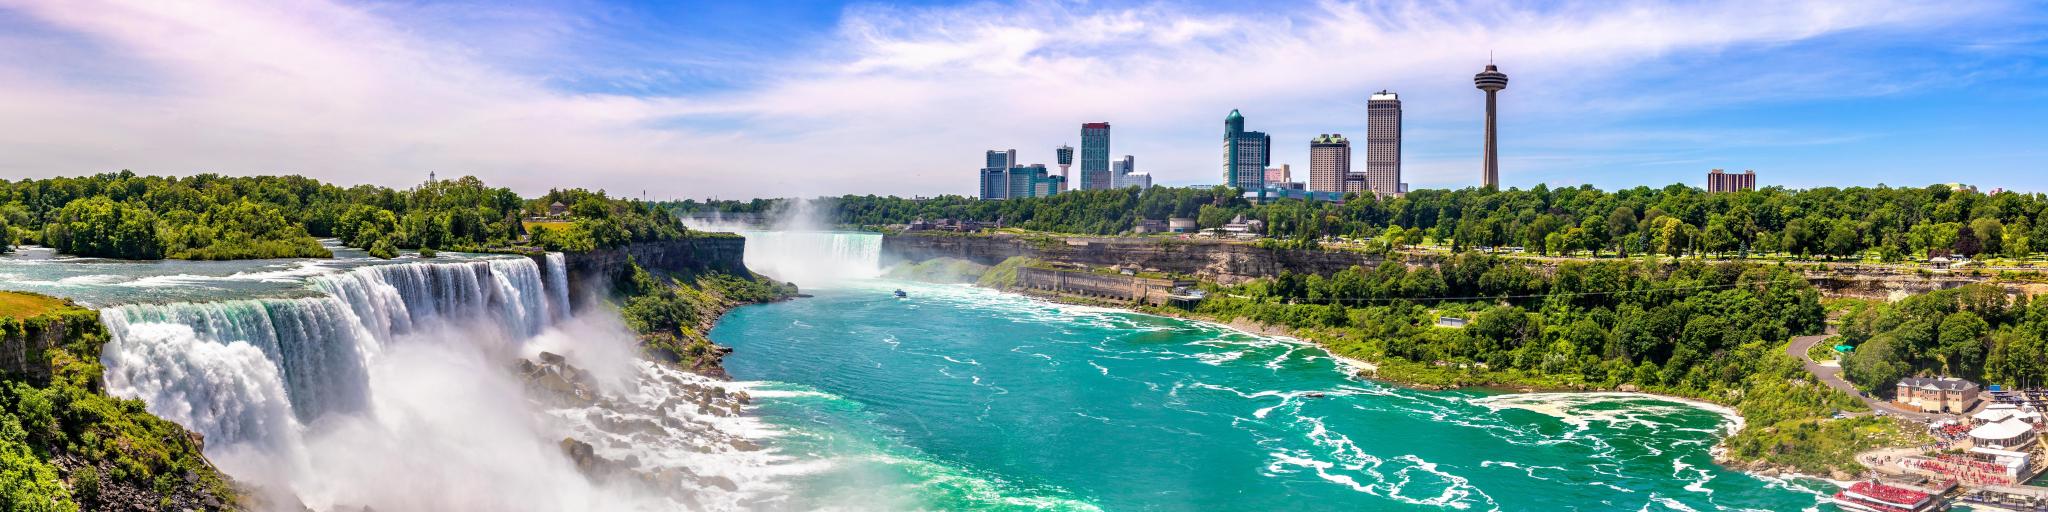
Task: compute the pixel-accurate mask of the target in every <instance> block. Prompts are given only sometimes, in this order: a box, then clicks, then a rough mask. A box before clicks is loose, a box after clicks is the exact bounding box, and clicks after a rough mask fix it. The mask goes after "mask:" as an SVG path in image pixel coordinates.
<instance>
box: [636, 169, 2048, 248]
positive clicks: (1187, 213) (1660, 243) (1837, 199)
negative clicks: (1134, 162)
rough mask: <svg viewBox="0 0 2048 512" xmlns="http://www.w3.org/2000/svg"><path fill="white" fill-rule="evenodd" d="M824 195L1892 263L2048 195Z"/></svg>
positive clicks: (2045, 203)
mask: <svg viewBox="0 0 2048 512" xmlns="http://www.w3.org/2000/svg"><path fill="white" fill-rule="evenodd" d="M822 205H823V206H822V207H821V208H819V209H820V210H821V211H825V212H829V213H830V214H831V215H832V216H833V220H836V221H837V222H838V223H841V224H848V225H882V224H901V223H907V222H910V221H911V220H914V219H918V218H924V219H941V218H953V219H972V220H981V221H996V220H1001V221H1004V223H1005V224H1006V225H1009V226H1016V227H1022V228H1025V229H1034V230H1041V231H1052V232H1063V233H1081V234H1097V235H1108V234H1116V233H1123V232H1127V231H1129V230H1130V228H1131V227H1132V226H1134V225H1135V223H1136V222H1137V220H1139V219H1166V218H1170V217H1185V218H1191V219H1196V220H1197V221H1199V224H1200V225H1201V226H1202V227H1203V228H1211V227H1216V226H1218V225H1221V224H1222V223H1223V222H1227V221H1228V220H1229V219H1230V218H1232V217H1234V216H1236V215H1238V214H1243V215H1245V216H1246V217H1248V218H1253V219H1261V220H1264V221H1266V226H1267V227H1266V231H1267V233H1266V234H1268V235H1269V236H1273V237H1276V238H1282V239H1317V238H1322V237H1327V236H1347V237H1355V238H1371V237H1375V236H1379V235H1381V234H1383V233H1385V231H1386V228H1388V227H1395V228H1401V229H1418V230H1421V232H1420V233H1419V234H1421V235H1423V236H1426V237H1427V238H1430V239H1434V240H1440V241H1445V242H1446V243H1450V244H1453V245H1454V246H1455V248H1459V249H1462V248H1464V247H1509V246H1515V247H1524V248H1527V250H1528V251H1530V252H1537V253H1544V254H1570V253H1588V252H1590V253H1595V254H1601V253H1604V254H1640V253H1658V254H1672V255H1692V254H1700V255H1735V254H1742V253H1744V252H1745V251H1747V252H1749V253H1774V254H1790V255H1795V256H1803V257H1814V258H1863V257H1874V258H1878V259H1883V260H1887V261H1894V260H1904V259H1908V258H1920V257H1929V256H1937V255H1949V254H1957V255H1964V256H1971V257H1979V256H1986V255H1989V256H2026V255H2030V254H2034V253H2039V252H2044V251H2048V222H2044V221H2048V218H2044V215H2048V196H2043V195H2041V194H2019V193H2013V192H2002V193H1999V194H1993V195H1985V194H1981V193H1978V192H1976V191H1973V190H1968V189H1960V190H1959V189H1955V188H1952V187H1949V186H1942V185H1936V186H1929V187H1924V188H1893V187H1886V186H1878V187H1851V188H1833V187H1823V188H1815V189H1807V190H1786V189H1783V188H1775V187H1773V188H1765V189H1762V190H1756V191H1748V192H1733V193H1721V194H1708V193H1706V192H1704V191H1702V190H1700V189H1698V188H1694V187H1689V186H1685V185H1671V186H1667V187H1664V188H1650V187H1636V188H1631V189H1625V190H1618V191H1613V192H1606V191H1601V190H1598V189H1594V188H1592V187H1591V186H1581V187H1567V188H1556V189H1553V188H1550V187H1548V186H1545V185H1538V186H1536V187H1535V188H1531V189H1526V190H1524V189H1510V190H1504V191H1495V190H1486V189H1476V188H1471V189H1462V190H1417V191H1414V192H1411V193H1409V194H1408V195H1407V196H1405V197H1401V198H1388V199H1378V198H1374V197H1371V196H1369V195H1368V196H1364V197H1357V196H1354V197H1352V198H1350V200H1349V201H1347V202H1345V203H1343V204H1335V203H1320V202H1303V201H1297V200H1284V201H1277V202H1273V203H1270V204H1265V205H1253V204H1250V203H1249V202H1246V201H1244V200H1243V199H1241V198H1240V197H1239V196H1238V194H1237V193H1236V191H1234V190H1231V189H1227V188H1222V187H1216V188H1165V187H1155V188H1151V189H1147V190H1142V191H1141V190H1139V189H1136V188H1128V189H1122V190H1097V191H1074V192H1068V193H1063V194H1058V195H1054V196H1052V197H1045V198H1024V199H1011V200H1005V201H979V200H975V199H973V198H969V197H963V196H940V197H935V198H930V199H917V200H913V199H903V198H897V197H877V196H843V197H836V198H823V199H822ZM665 206H667V207H669V208H671V209H673V210H675V211H678V212H682V213H695V212H705V211H721V212H768V211H775V210H776V209H777V208H779V207H780V206H779V205H778V204H777V203H776V201H764V200H758V199H757V200H753V201H747V202H738V201H715V202H697V201H681V202H672V203H665ZM1417 241H1420V240H1419V239H1418V240H1417Z"/></svg>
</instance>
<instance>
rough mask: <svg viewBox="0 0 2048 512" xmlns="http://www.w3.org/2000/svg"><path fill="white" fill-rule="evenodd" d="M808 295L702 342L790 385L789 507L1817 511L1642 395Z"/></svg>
mask: <svg viewBox="0 0 2048 512" xmlns="http://www.w3.org/2000/svg"><path fill="white" fill-rule="evenodd" d="M895 288H903V289H906V290H907V291H908V292H909V295H910V297H909V298H907V299H901V300H899V299H896V298H894V297H893V296H891V294H890V291H892V289H895ZM811 291H812V293H815V294H816V296H815V297H814V298H810V299H803V300H798V301H793V302H786V303H778V304H770V305H761V306H749V307H745V308H741V309H740V310H737V311H735V312H733V313H731V314H730V315H728V316H727V317H726V318H725V319H724V321H723V322H722V323H721V324H720V325H719V327H718V328H717V329H716V330H714V331H713V332H712V337H713V339H715V340H717V341H719V342H721V343H724V344H727V345H731V346H733V347H734V348H735V352H734V354H733V355H732V356H731V357H730V358H729V359H727V360H726V361H727V362H726V366H727V368H728V369H729V370H730V371H731V373H732V374H733V375H734V376H735V377H736V378H739V379H759V380H765V381H775V382H781V383H786V384H760V385H759V386H760V388H761V389H763V390H772V392H767V391H764V392H760V393H757V395H758V396H767V397H769V398H768V399H767V400H765V402H764V405H762V406H761V408H760V410H759V412H760V413H761V415H762V417H763V418H764V419H765V420H767V421H768V422H770V423H774V424H779V425H786V426H788V427H789V430H790V432H789V433H787V434H786V435H785V436H783V437H782V438H781V439H778V440H777V442H778V443H779V444H781V446H782V447H783V449H785V450H787V451H788V452H789V453H793V454H804V455H805V456H810V457H816V458H818V459H819V460H820V463H821V464H822V465H823V466H824V467H823V468H822V469H820V470H819V471H818V472H817V473H815V474H811V475H808V476H805V477H802V478H800V479H799V483H797V484H796V487H795V488H796V491H797V492H795V493H793V495H792V496H791V497H790V498H789V499H788V501H787V502H778V504H779V505H780V506H782V507H783V508H787V509H813V508H834V507H840V508H849V507H850V508H878V509H912V508H916V509H933V510H961V509H994V510H1004V509H1017V510H1025V509H1050V510H1092V509H1102V510H1283V509H1288V510H1441V509H1451V510H1804V509H1830V510H1831V509H1832V507H1831V506H1820V505H1818V503H1819V500H1820V498H1819V493H1820V492H1821V490H1822V489H1824V488H1825V484H1822V483H1817V482H1786V481H1780V480H1774V479H1760V478H1757V477H1753V476H1749V475H1746V474H1742V473H1737V472H1731V471H1727V470H1724V469H1721V468H1719V467H1718V466H1716V465H1714V464H1713V462H1712V457H1711V456H1710V454H1709V453H1708V452H1709V449H1710V448H1711V446H1712V445H1713V444H1714V443H1715V442H1716V441H1717V440H1718V438H1719V437H1720V436H1721V435H1722V434H1723V433H1724V432H1725V429H1726V428H1728V427H1730V426H1731V424H1730V420H1729V419H1727V418H1725V417H1724V416H1722V415H1721V414H1717V413H1715V412H1712V411H1708V410H1704V409H1700V408H1696V407H1692V406H1687V405H1682V404H1677V403H1673V402H1668V401H1663V400H1659V399H1655V398H1649V397H1643V396H1638V395H1619V394H1608V395H1570V394H1534V395H1491V394H1483V393H1469V392H1419V391H1411V390H1406V389H1401V388H1396V387H1391V386H1387V385H1383V384H1377V383H1373V382H1369V381H1364V380H1360V379H1355V378H1350V377H1347V376H1346V375H1347V371H1346V369H1345V367H1344V365H1343V364H1342V363H1340V362H1339V361H1335V360H1332V359H1331V358H1330V357H1329V356H1328V354H1327V353H1326V352H1324V351H1322V350H1320V349H1317V348H1314V347H1311V346H1306V345H1303V344H1300V343H1298V342H1293V341H1289V340H1280V339H1273V338H1266V337H1260V336H1253V335H1249V334H1245V333H1241V332H1236V331H1232V330H1228V329H1225V328H1221V327H1219V326H1214V325H1210V324H1202V323H1194V322H1187V321H1181V320H1177V319H1169V318H1161V317H1154V316H1147V315H1137V314H1130V313H1123V312H1115V311H1108V310H1101V309H1094V308H1083V307H1072V306H1063V305H1055V304H1050V303H1045V302H1040V301H1034V300H1030V299H1026V298H1022V297H1018V296H1014V295H1008V294H1000V293H995V292H990V291H986V290H980V289H974V288H969V287H964V286H938V285H914V284H908V283H899V282H887V281H864V282H852V283H847V282H840V283H837V284H835V285H834V286H830V287H826V288H823V289H818V288H814V289H812V290H811ZM1316 394H1320V395H1321V396H1313V395H1316ZM1829 491H1830V492H1831V489H1830V490H1829ZM853 504H868V505H874V506H872V507H870V506H860V505H853Z"/></svg>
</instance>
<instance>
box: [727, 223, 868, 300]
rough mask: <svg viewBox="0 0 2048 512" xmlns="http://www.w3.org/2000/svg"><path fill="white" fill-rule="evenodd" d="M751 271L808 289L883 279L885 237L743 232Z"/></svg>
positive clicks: (858, 234) (856, 234)
mask: <svg viewBox="0 0 2048 512" xmlns="http://www.w3.org/2000/svg"><path fill="white" fill-rule="evenodd" d="M739 233H740V235H742V236H745V237H747V256H746V261H747V268H749V269H753V271H755V272H759V273H761V274H763V275H766V276H768V277H771V278H775V279H778V280H782V281H789V282H792V283H796V284H797V286H804V287H829V286H834V285H839V284H843V283H846V282H848V281H854V280H860V279H874V278H876V277H881V275H882V268H881V267H882V265H881V260H882V236H881V235H877V234H874V233H849V232H839V231H740V232H739Z"/></svg>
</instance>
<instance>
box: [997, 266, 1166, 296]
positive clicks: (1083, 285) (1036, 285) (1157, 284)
mask: <svg viewBox="0 0 2048 512" xmlns="http://www.w3.org/2000/svg"><path fill="white" fill-rule="evenodd" d="M1177 284H1179V283H1175V282H1174V281H1173V280H1172V279H1158V278H1150V277H1138V276H1124V275H1105V274H1098V273H1094V272H1087V271H1081V270H1059V269H1048V268H1038V267H1024V268H1020V269H1017V286H1018V287H1020V288H1025V289H1029V290H1037V291H1043V292H1052V293H1056V294H1064V295H1080V296H1084V297H1097V298H1105V299H1114V300H1120V301H1126V302H1136V303H1143V304H1152V305H1160V304H1165V303H1166V301H1167V297H1168V296H1171V295H1172V294H1173V288H1174V286H1175V285H1177Z"/></svg>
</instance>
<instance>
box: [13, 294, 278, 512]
mask: <svg viewBox="0 0 2048 512" xmlns="http://www.w3.org/2000/svg"><path fill="white" fill-rule="evenodd" d="M24 305H28V306H29V307H24ZM38 310H40V311H38ZM107 338H108V334H107V330H106V328H105V327H104V326H103V325H102V324H101V323H100V319H99V313H98V312H96V311H93V310H89V309H85V308H81V307H77V306H76V305H72V304H70V303H68V302H62V301H59V300H57V299H53V298H49V297H44V296H40V295H34V294H22V293H16V292H0V388H4V389H5V391H4V392H0V424H5V425H18V426H20V428H19V429H16V430H14V432H13V434H12V435H0V491H4V492H0V509H5V510H48V511H56V512H66V511H76V510H230V509H239V508H242V503H239V502H238V501H237V500H238V498H237V496H236V495H235V491H234V490H233V489H232V488H231V484H230V483H229V481H228V480H227V477H226V476H224V475H222V474H221V473H220V471H219V470H218V469H216V468H214V466H213V464H212V463H211V462H208V461H207V460H206V457H205V456H204V455H203V454H202V447H203V444H202V440H201V439H200V437H199V435H198V434H194V433H192V432H190V431H187V430H185V429H184V428H183V427H180V426H178V425H177V424H175V423H171V422H170V421H167V420H164V419H162V418H158V417H156V416H153V415H150V414H149V413H147V412H144V410H143V407H142V404H141V403H140V402H136V401H133V400H121V399H118V398H115V397H113V396H109V395H108V394H107V391H106V384H105V382H103V381H102V380H101V379H102V375H104V374H105V373H106V372H105V370H104V369H103V368H102V367H101V366H100V364H99V351H100V346H101V345H102V344H104V343H106V342H107ZM12 500H19V501H18V502H13V503H10V501H12ZM10 504H11V505H15V506H16V507H22V508H14V507H9V506H7V505H10Z"/></svg>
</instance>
